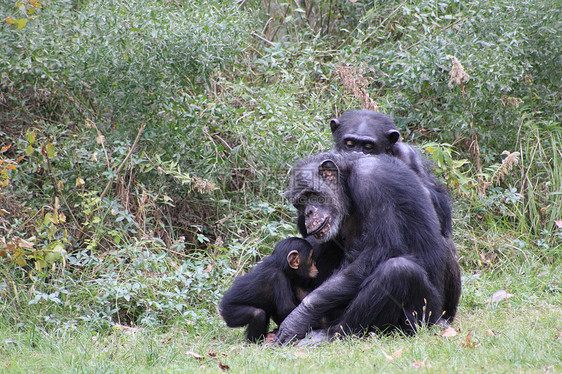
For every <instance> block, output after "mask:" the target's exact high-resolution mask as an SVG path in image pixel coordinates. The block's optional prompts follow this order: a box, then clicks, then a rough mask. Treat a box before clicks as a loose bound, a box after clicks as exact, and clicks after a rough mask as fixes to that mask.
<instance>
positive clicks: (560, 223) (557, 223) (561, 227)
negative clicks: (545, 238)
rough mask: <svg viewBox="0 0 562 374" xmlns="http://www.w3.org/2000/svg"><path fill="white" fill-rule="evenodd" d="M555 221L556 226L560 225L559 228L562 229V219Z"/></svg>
mask: <svg viewBox="0 0 562 374" xmlns="http://www.w3.org/2000/svg"><path fill="white" fill-rule="evenodd" d="M554 223H555V224H556V226H558V228H559V229H562V220H560V221H554Z"/></svg>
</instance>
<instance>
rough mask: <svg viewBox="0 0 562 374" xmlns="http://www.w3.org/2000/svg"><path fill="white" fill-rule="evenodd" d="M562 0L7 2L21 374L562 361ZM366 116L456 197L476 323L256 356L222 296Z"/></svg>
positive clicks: (4, 164)
mask: <svg viewBox="0 0 562 374" xmlns="http://www.w3.org/2000/svg"><path fill="white" fill-rule="evenodd" d="M559 2H560V1H559V0H527V1H523V2H513V1H508V0H493V1H489V2H482V1H477V0H466V1H458V0H439V1H436V0H410V1H403V0H388V1H374V0H358V1H340V2H335V1H331V0H322V1H321V0H317V1H312V0H303V1H299V2H296V1H295V2H286V1H284V0H247V1H237V2H234V1H228V2H216V1H211V0H197V1H192V0H189V1H187V0H174V1H157V0H151V1H144V2H140V1H137V2H123V1H91V0H81V1H44V2H43V1H18V0H5V1H0V46H2V53H0V371H1V372H9V373H12V372H13V373H60V372H64V373H67V372H80V373H82V372H83V373H94V372H100V373H112V372H119V373H129V372H130V373H139V372H140V373H142V372H147V373H148V372H150V373H152V372H181V373H184V372H191V371H193V372H222V371H231V372H259V373H263V372H267V373H269V372H283V373H285V372H322V373H324V372H338V373H339V372H372V371H380V372H402V371H406V372H407V371H413V372H414V371H426V372H462V373H471V372H474V373H482V372H505V373H512V372H524V373H527V372H530V373H538V372H549V373H554V372H562V353H561V352H562V349H561V348H562V337H561V334H562V333H561V331H562V305H561V300H562V286H561V285H562V262H561V259H562V229H561V227H562V195H561V194H560V191H562V167H561V165H562V122H561V116H560V113H562V110H561V103H562V99H561V97H560V93H561V92H562V88H561V86H560V82H562V78H561V74H562V68H561V64H560V63H561V60H560V50H561V41H562V36H561V30H562V24H561V21H560V20H562V17H561V16H560V15H561V10H560V9H561V8H560V4H559ZM299 4H300V5H299ZM302 6H305V8H306V9H305V8H302V9H301V7H302ZM453 57H454V59H453ZM455 59H457V60H458V62H460V63H462V66H460V65H458V64H457V65H454V64H453V62H452V61H454V60H455ZM463 66H464V68H463ZM461 70H462V71H463V72H464V73H466V74H468V75H469V77H466V76H465V75H462V74H461V75H462V76H463V77H464V78H463V79H460V78H459V77H460V76H457V78H458V82H457V83H454V82H453V76H454V75H455V74H457V75H458V74H459V72H460V71H461ZM454 71H456V73H455V74H453V72H454ZM453 83H454V84H453ZM361 107H370V108H374V107H377V108H378V110H379V111H381V112H383V113H386V114H388V115H389V116H390V117H392V118H393V119H394V120H395V122H396V124H397V126H398V128H399V129H400V131H401V134H402V135H403V137H404V140H405V141H407V142H408V143H410V144H413V145H415V146H418V147H420V148H421V149H424V150H425V154H426V156H428V157H429V158H430V159H432V160H433V161H434V164H435V166H436V171H435V175H436V177H437V178H438V179H439V180H441V181H443V182H445V183H447V186H448V187H449V188H450V189H451V192H452V196H453V198H454V200H455V222H454V233H455V241H456V243H457V245H458V249H459V251H458V252H459V256H460V262H461V266H462V268H463V271H464V283H463V284H464V286H463V295H462V299H461V304H460V309H459V312H458V316H457V319H456V320H455V322H454V324H453V328H454V329H455V332H456V334H451V335H454V336H449V337H444V336H442V335H441V334H442V332H443V329H442V328H434V329H430V330H422V331H421V332H420V333H419V335H418V336H417V337H413V338H412V337H403V336H391V337H380V336H371V337H369V338H365V339H359V338H354V339H343V340H339V341H336V342H334V343H332V344H328V345H325V346H320V347H311V348H299V347H272V346H264V345H248V344H246V343H245V341H244V335H243V331H242V330H241V329H238V330H232V329H228V328H226V327H225V325H224V322H222V321H221V320H220V319H219V318H218V315H217V312H216V306H215V305H216V303H217V302H218V301H219V300H220V298H221V296H222V294H223V293H224V292H225V290H226V289H227V288H228V287H229V286H230V285H231V283H232V279H233V278H234V276H235V275H236V274H240V272H242V271H245V270H248V269H250V268H251V267H252V266H253V264H255V263H256V262H257V261H259V260H260V259H261V258H262V257H263V256H264V255H267V254H268V253H271V249H272V247H273V245H274V243H275V242H276V241H278V240H281V239H283V238H285V237H287V236H289V235H295V233H296V232H295V227H294V220H295V212H294V210H292V208H291V207H290V206H289V204H288V202H287V201H286V199H284V197H283V191H284V190H285V189H286V188H287V184H288V183H287V179H288V170H289V169H290V167H291V166H292V165H293V164H294V162H295V161H296V160H297V159H299V158H301V157H305V156H307V155H310V154H313V153H316V152H319V151H322V150H327V149H330V148H331V147H332V141H331V136H330V131H329V125H328V124H329V120H330V119H331V118H334V117H336V116H338V115H340V114H341V113H342V112H343V111H345V110H348V109H359V108H361ZM505 151H507V154H508V155H507V156H506V153H505ZM498 291H501V292H504V295H506V294H509V296H510V297H509V298H507V299H505V300H497V301H494V300H493V299H492V297H493V295H496V296H497V295H498V294H499V293H496V292H498ZM500 295H501V294H500Z"/></svg>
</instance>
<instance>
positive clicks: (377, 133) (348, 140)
mask: <svg viewBox="0 0 562 374" xmlns="http://www.w3.org/2000/svg"><path fill="white" fill-rule="evenodd" d="M330 128H331V130H332V136H333V138H334V142H335V149H336V150H338V151H340V152H362V153H365V154H371V155H378V154H381V153H390V152H391V148H392V146H393V145H394V143H396V142H397V141H398V139H399V138H400V133H399V132H398V130H396V126H394V123H393V122H392V120H391V119H390V118H388V117H387V116H385V115H384V114H381V113H377V112H373V111H370V110H359V111H357V110H351V111H348V112H345V113H344V114H343V115H342V116H341V117H340V118H338V119H334V120H332V121H331V123H330Z"/></svg>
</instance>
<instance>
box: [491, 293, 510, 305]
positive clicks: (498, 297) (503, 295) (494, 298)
mask: <svg viewBox="0 0 562 374" xmlns="http://www.w3.org/2000/svg"><path fill="white" fill-rule="evenodd" d="M512 296H513V295H512V294H510V293H508V292H507V291H505V290H498V291H496V292H494V294H493V295H492V297H491V301H492V302H493V303H497V302H500V301H502V300H507V299H509V298H510V297H512Z"/></svg>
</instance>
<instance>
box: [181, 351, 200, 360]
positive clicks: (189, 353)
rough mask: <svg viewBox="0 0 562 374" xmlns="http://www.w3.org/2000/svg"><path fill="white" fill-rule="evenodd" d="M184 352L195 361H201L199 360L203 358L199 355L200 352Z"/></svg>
mask: <svg viewBox="0 0 562 374" xmlns="http://www.w3.org/2000/svg"><path fill="white" fill-rule="evenodd" d="M185 354H186V355H187V356H191V357H193V358H194V359H196V360H197V361H201V360H203V358H204V357H203V356H201V355H200V354H198V353H195V352H192V351H187V352H185Z"/></svg>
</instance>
